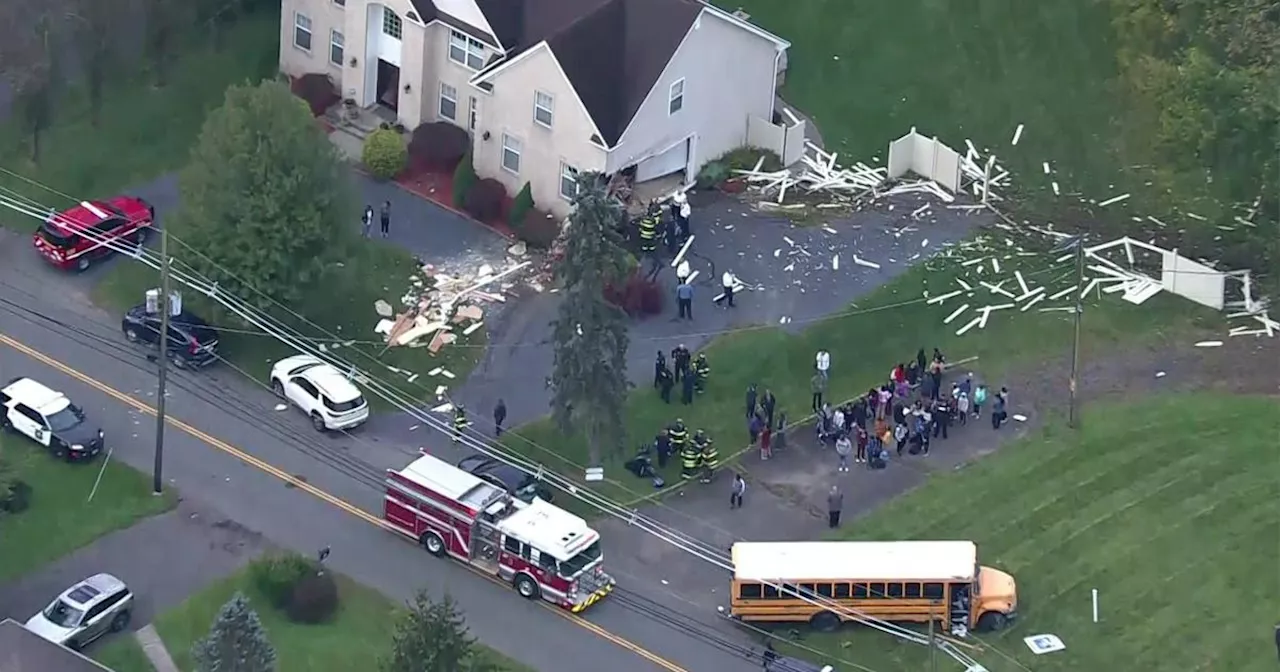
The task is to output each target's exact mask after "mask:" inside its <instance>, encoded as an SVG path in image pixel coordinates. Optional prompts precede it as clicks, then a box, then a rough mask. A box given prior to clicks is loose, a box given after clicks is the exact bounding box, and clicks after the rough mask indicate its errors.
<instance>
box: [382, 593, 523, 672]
mask: <svg viewBox="0 0 1280 672" xmlns="http://www.w3.org/2000/svg"><path fill="white" fill-rule="evenodd" d="M408 607H409V609H408V611H405V612H404V613H403V614H401V615H400V617H399V619H397V621H396V625H395V632H394V633H393V634H392V640H391V655H390V656H388V657H386V658H385V659H383V660H382V665H381V667H382V670H383V672H497V669H498V668H497V666H495V665H493V664H492V663H490V662H488V661H486V660H484V659H482V658H481V657H480V655H479V650H478V649H477V647H476V640H475V638H473V637H472V636H471V635H470V633H469V632H468V631H467V625H466V621H465V619H463V617H462V614H461V613H460V612H459V611H458V607H457V605H456V604H455V603H454V601H453V598H451V597H449V596H448V595H445V596H444V599H442V600H440V601H439V602H436V601H434V600H432V599H431V596H430V595H428V594H427V592H426V591H425V590H423V591H418V593H417V594H416V595H414V597H413V601H412V602H410V603H409V604H408Z"/></svg>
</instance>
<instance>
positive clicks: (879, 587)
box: [870, 583, 884, 600]
mask: <svg viewBox="0 0 1280 672" xmlns="http://www.w3.org/2000/svg"><path fill="white" fill-rule="evenodd" d="M870 593H871V599H873V600H875V599H880V598H883V597H884V584H883V583H873V584H871V586H870Z"/></svg>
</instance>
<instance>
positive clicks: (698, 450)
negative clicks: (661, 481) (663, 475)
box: [680, 430, 707, 480]
mask: <svg viewBox="0 0 1280 672" xmlns="http://www.w3.org/2000/svg"><path fill="white" fill-rule="evenodd" d="M706 438H707V437H706V436H705V435H704V434H703V433H702V430H698V434H697V436H694V437H693V441H690V442H688V443H686V444H685V445H684V450H682V451H680V478H683V479H686V480H687V479H690V478H695V477H697V476H698V473H699V471H700V469H701V467H702V445H701V444H700V443H699V440H702V441H703V442H705V441H706Z"/></svg>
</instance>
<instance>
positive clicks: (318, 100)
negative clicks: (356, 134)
mask: <svg viewBox="0 0 1280 672" xmlns="http://www.w3.org/2000/svg"><path fill="white" fill-rule="evenodd" d="M289 90H290V91H293V95H295V96H297V97H299V98H301V99H303V100H305V101H307V107H310V108H311V114H312V116H316V117H318V116H320V115H322V114H324V112H325V110H327V109H329V108H330V107H333V106H334V105H336V104H337V103H338V101H339V100H341V99H342V97H341V96H339V95H338V89H337V88H336V87H334V85H333V80H331V79H329V76H328V75H325V74H321V73H318V72H313V73H311V74H308V75H303V76H301V77H299V78H297V79H295V80H293V82H292V83H290V85H289Z"/></svg>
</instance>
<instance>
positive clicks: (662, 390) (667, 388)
mask: <svg viewBox="0 0 1280 672" xmlns="http://www.w3.org/2000/svg"><path fill="white" fill-rule="evenodd" d="M672 387H675V381H674V380H672V379H671V369H668V368H667V367H666V366H663V367H662V371H660V372H658V396H659V397H660V398H661V399H662V403H664V404H669V403H671V388H672Z"/></svg>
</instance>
